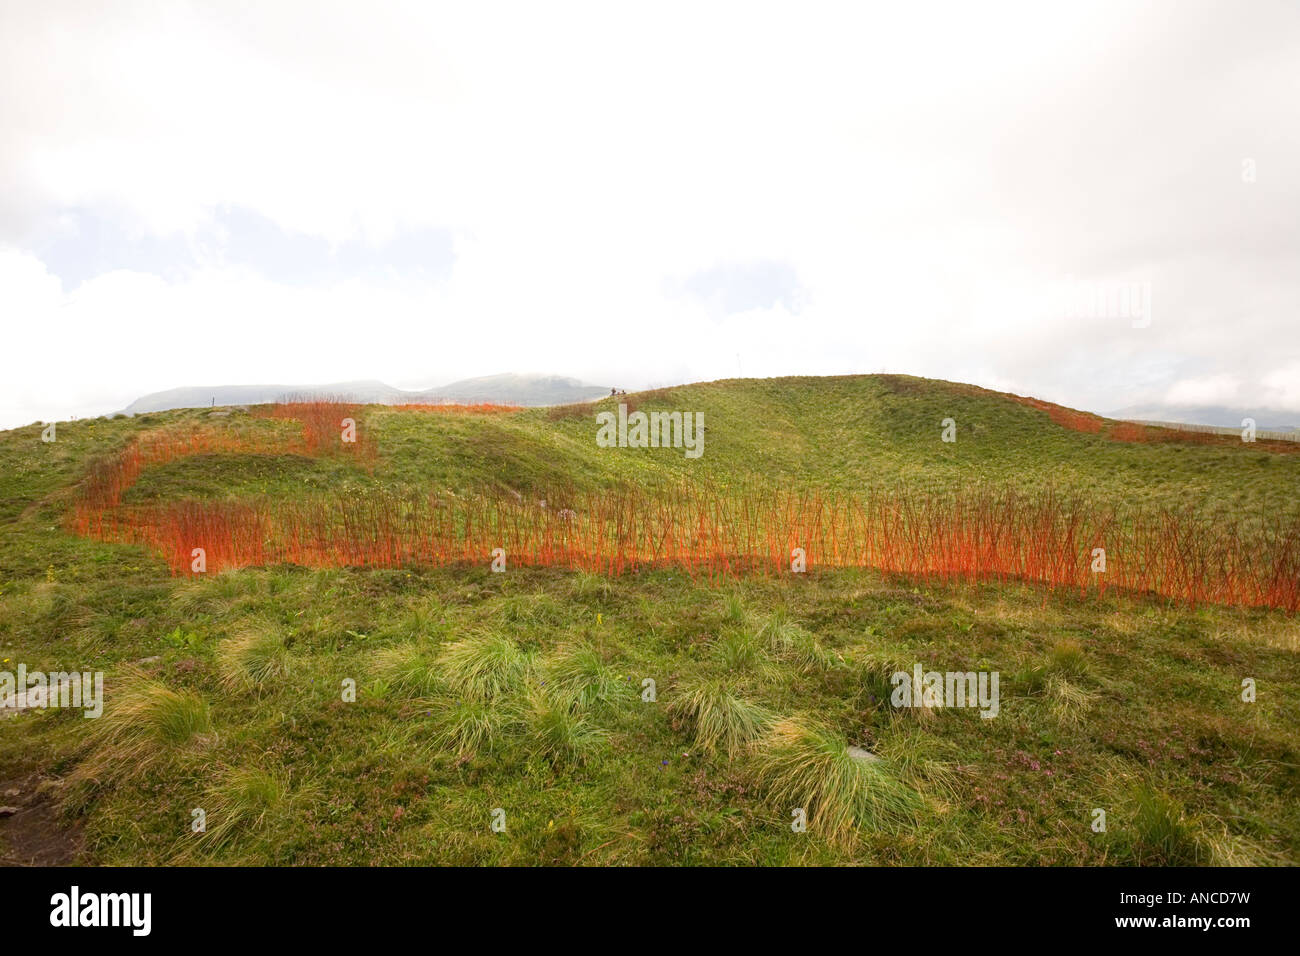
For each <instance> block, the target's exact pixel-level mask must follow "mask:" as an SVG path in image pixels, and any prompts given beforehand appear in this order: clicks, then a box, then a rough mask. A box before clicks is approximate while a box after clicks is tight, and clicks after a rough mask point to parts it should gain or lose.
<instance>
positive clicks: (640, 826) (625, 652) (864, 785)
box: [0, 376, 1300, 864]
mask: <svg viewBox="0 0 1300 956" xmlns="http://www.w3.org/2000/svg"><path fill="white" fill-rule="evenodd" d="M629 398H630V400H631V401H632V402H633V403H634V404H635V405H637V407H639V408H642V409H643V410H651V409H664V410H670V409H677V410H689V411H702V412H703V413H704V415H705V422H706V429H707V432H706V444H705V454H704V456H703V457H702V458H700V459H698V460H688V459H686V458H685V457H684V455H682V453H681V452H680V451H677V450H667V449H663V450H627V449H600V448H597V447H596V445H595V442H594V431H595V426H594V422H593V419H592V411H594V410H596V409H602V408H609V407H612V403H611V402H610V401H609V400H603V401H602V402H601V403H598V405H596V406H593V408H592V409H588V410H586V411H584V412H582V413H580V414H581V417H577V413H575V417H564V416H563V415H557V413H555V412H548V411H547V410H526V411H522V412H518V413H511V414H509V415H504V416H492V417H477V416H467V417H453V416H446V415H440V414H434V413H424V412H402V411H393V410H389V409H383V408H378V407H371V408H368V409H367V410H366V411H365V412H364V413H363V418H362V427H363V428H367V429H371V430H372V433H373V434H374V435H375V436H376V438H377V441H378V447H379V459H378V463H377V464H376V467H375V468H374V470H373V472H368V471H365V470H362V469H360V468H357V467H355V466H354V465H352V464H350V463H348V462H346V461H340V460H334V459H328V458H327V459H315V460H313V459H305V458H302V457H299V456H294V455H279V456H225V455H208V456H200V457H196V458H192V459H186V460H182V461H177V462H173V463H171V464H168V465H166V466H162V467H159V468H154V469H149V470H146V472H145V473H144V474H143V475H142V477H141V479H140V481H139V482H138V483H137V484H136V485H135V487H133V488H132V489H131V491H130V492H129V497H130V500H136V501H146V500H167V499H172V498H177V497H185V496H189V497H234V498H238V497H243V496H246V495H250V494H265V495H268V496H277V497H278V496H292V495H294V494H300V493H303V492H304V491H311V490H336V489H343V488H357V487H360V486H364V485H368V484H375V485H410V486H417V487H423V486H426V485H430V484H432V485H434V486H437V487H445V488H451V489H453V490H458V491H459V490H470V489H475V488H478V487H481V486H483V485H493V486H503V487H507V488H510V489H513V490H516V491H519V492H520V493H523V494H539V495H540V494H543V493H545V492H546V491H547V490H548V489H550V488H553V487H556V486H560V485H572V486H577V487H580V488H591V489H599V488H602V487H607V486H610V485H613V484H615V483H618V482H643V483H650V482H655V481H660V480H664V479H671V478H673V477H680V476H688V477H707V478H708V479H710V480H714V481H718V482H734V481H751V480H757V479H759V478H762V479H764V480H769V481H775V482H789V483H791V484H792V485H811V486H817V487H824V488H834V489H842V490H854V489H857V488H860V487H864V486H867V485H872V484H877V485H879V484H885V485H892V484H894V483H896V482H900V481H901V482H906V483H908V484H909V485H913V486H921V487H926V488H932V489H952V488H959V487H962V486H963V485H966V484H968V483H970V482H972V481H979V480H989V481H996V482H1009V483H1013V484H1016V485H1018V486H1020V487H1024V488H1027V489H1033V488H1036V487H1039V486H1041V485H1042V484H1044V483H1047V482H1052V483H1055V484H1057V485H1060V486H1065V487H1072V488H1078V489H1081V490H1083V491H1085V492H1086V493H1088V494H1091V495H1095V496H1097V498H1098V499H1099V500H1108V499H1114V500H1124V501H1134V500H1140V501H1145V502H1149V503H1152V504H1168V505H1171V506H1174V505H1181V504H1185V503H1187V502H1189V501H1196V502H1201V503H1203V506H1204V507H1206V508H1207V509H1210V510H1218V511H1223V512H1231V513H1249V514H1257V515H1260V516H1261V517H1262V518H1264V517H1266V516H1271V517H1273V518H1275V517H1277V516H1279V515H1294V514H1296V513H1297V512H1296V509H1297V507H1300V496H1297V494H1296V490H1297V488H1298V487H1300V481H1298V480H1300V455H1293V454H1277V453H1274V452H1271V451H1267V450H1263V449H1257V448H1250V447H1246V446H1241V445H1239V444H1238V445H1235V446H1234V445H1232V444H1224V445H1218V446H1208V445H1195V444H1185V445H1184V444H1153V445H1142V444H1124V443H1120V442H1115V441H1111V440H1109V439H1107V438H1106V437H1104V435H1094V434H1085V433H1081V432H1077V431H1071V430H1069V429H1065V428H1062V427H1060V426H1057V425H1055V424H1054V423H1052V422H1051V421H1050V419H1049V417H1048V415H1047V413H1046V412H1044V411H1041V410H1039V409H1036V408H1033V407H1030V406H1028V405H1025V404H1021V403H1017V402H1014V401H1011V400H1010V399H1008V398H1006V397H1004V396H1000V395H997V394H995V393H990V392H985V391H982V390H978V389H973V388H971V387H969V386H962V385H954V384H950V383H942V382H931V381H926V380H921V379H911V378H904V377H896V376H854V377H844V378H832V379H809V378H796V379H776V380H764V381H733V382H715V383H707V384H699V385H691V386H684V387H682V388H678V389H672V390H667V391H665V392H663V393H656V394H655V395H649V396H637V395H634V396H629ZM947 417H952V418H954V419H955V420H956V421H957V425H958V441H957V442H956V443H955V444H945V443H942V442H940V441H939V433H940V422H941V420H942V419H943V418H947ZM187 421H188V422H205V423H211V424H213V425H214V426H217V427H231V428H245V427H247V428H271V427H278V425H279V423H269V422H262V421H252V420H250V419H248V418H246V417H245V416H239V415H235V416H231V417H229V418H209V417H208V414H207V411H206V410H188V411H178V412H171V413H159V414H155V415H149V416H142V417H141V418H137V419H116V420H111V421H109V420H103V419H100V420H94V421H82V422H71V423H66V424H60V425H59V436H58V437H59V440H58V442H56V443H54V444H43V443H41V442H40V436H39V429H38V428H35V427H28V428H24V429H16V430H13V431H10V432H6V433H3V434H0V670H5V669H13V668H14V667H15V666H16V663H17V662H19V661H21V662H23V663H25V664H26V665H27V666H28V667H29V668H33V669H35V668H42V669H45V670H57V669H73V668H80V669H87V668H91V669H102V670H104V671H105V672H106V673H107V675H108V676H107V703H106V716H105V717H104V718H102V719H101V720H99V721H91V720H84V719H83V718H81V717H80V716H79V715H74V714H72V713H69V712H66V711H48V712H28V713H25V714H23V715H22V716H18V717H0V792H4V791H5V790H6V789H18V790H19V791H20V795H19V796H17V797H10V798H7V799H6V802H13V801H17V802H18V803H19V804H21V805H23V806H24V807H28V806H30V807H31V808H32V809H31V811H30V812H32V813H37V812H41V813H48V814H51V815H52V818H53V819H55V820H56V821H57V824H58V825H57V826H56V827H53V828H51V835H50V836H49V838H48V839H49V841H50V842H52V843H57V842H58V841H60V840H62V841H65V842H66V844H67V846H66V851H67V853H69V854H75V855H76V858H77V859H80V860H83V861H86V862H111V863H128V862H133V863H158V862H173V861H203V860H213V861H220V862H237V861H243V862H283V863H328V862H338V863H369V862H386V863H399V862H460V863H501V862H506V863H576V862H582V863H593V864H594V863H702V862H709V863H743V862H758V863H782V862H850V861H852V862H901V863H927V862H928V863H986V862H1014V863H1062V862H1075V863H1089V864H1091V863H1107V862H1121V863H1134V862H1138V863H1156V862H1174V863H1180V862H1211V861H1216V862H1255V863H1280V862H1291V863H1295V862H1300V810H1298V809H1297V807H1296V805H1295V801H1294V799H1293V797H1294V793H1295V792H1296V789H1297V784H1300V779H1297V759H1296V757H1297V754H1296V749H1297V728H1298V727H1300V662H1297V657H1296V655H1297V650H1300V640H1298V638H1300V629H1298V628H1297V624H1296V622H1295V620H1294V618H1289V617H1287V616H1286V615H1283V614H1280V613H1278V612H1270V611H1263V610H1243V609H1228V608H1208V609H1206V608H1202V609H1196V610H1191V609H1187V608H1180V607H1173V606H1167V605H1166V604H1165V603H1163V602H1157V601H1153V600H1138V599H1133V598H1126V597H1122V596H1120V597H1107V598H1106V599H1104V600H1101V599H1096V598H1092V597H1090V598H1087V599H1080V598H1077V597H1074V596H1070V595H1051V596H1049V595H1046V594H1045V593H1044V592H1042V591H1041V590H1037V589H1034V588H1029V587H1021V586H1005V587H994V586H991V585H978V586H975V585H970V586H951V587H939V586H928V585H919V584H917V583H915V582H911V581H907V580H901V579H895V578H890V577H884V576H881V575H877V574H874V573H870V572H861V571H852V570H843V571H816V570H815V569H814V571H813V572H812V573H810V574H808V575H806V576H802V577H799V578H793V577H792V578H791V579H789V580H776V581H774V580H766V579H752V580H743V581H737V582H732V583H729V584H726V585H723V586H719V587H710V586H709V585H708V584H707V583H706V582H702V581H691V580H690V579H689V578H686V577H685V576H683V575H681V574H677V573H673V572H669V571H662V572H653V573H645V574H637V575H628V576H626V577H624V578H620V579H615V580H607V579H603V578H598V577H592V576H589V575H584V574H575V573H567V572H559V571H518V570H511V571H509V572H507V573H506V574H491V573H489V572H488V570H487V568H486V567H482V568H473V569H442V570H437V571H427V570H426V571H416V570H412V571H400V570H398V571H393V570H386V571H365V570H357V569H337V570H317V571H312V570H306V569H300V568H289V567H284V568H271V569H246V570H243V571H238V572H230V573H224V574H220V575H213V576H211V577H208V578H198V579H193V580H189V579H183V578H173V577H171V576H169V575H168V573H167V571H166V568H165V565H164V564H163V562H162V561H161V560H160V559H159V558H158V557H157V556H156V555H153V554H151V553H148V552H147V551H145V550H144V549H141V548H134V547H127V546H121V545H108V544H101V543H96V542H91V541H85V540H81V539H78V538H75V537H72V536H70V535H68V534H67V533H66V532H64V531H63V530H62V525H61V522H62V517H63V513H64V511H65V509H66V508H67V506H68V502H69V501H70V500H71V494H72V489H73V487H74V485H75V482H76V481H77V480H78V478H79V477H80V475H81V474H82V473H83V471H84V469H85V467H86V464H87V462H88V461H89V460H90V459H91V457H92V456H94V455H99V454H104V453H107V452H108V451H110V450H112V449H114V448H117V447H121V446H122V444H123V443H125V442H126V441H127V440H129V438H130V437H131V436H132V435H134V434H138V433H140V432H142V431H144V430H146V429H149V428H153V427H158V426H159V425H163V424H171V423H180V422H187ZM914 662H921V663H922V664H923V665H924V666H925V667H926V668H927V669H929V668H933V669H937V670H941V671H945V670H967V669H990V670H997V671H999V672H1000V674H1001V677H1002V687H1001V693H1002V711H1001V713H1000V715H999V717H998V718H996V719H993V720H982V719H980V718H979V716H978V714H977V713H974V712H971V711H958V710H946V711H941V712H937V713H932V714H929V715H926V716H925V717H924V718H922V717H919V716H917V715H915V714H910V713H908V714H901V715H900V714H899V713H898V712H895V711H893V710H891V708H890V707H889V706H888V703H887V702H886V701H885V700H884V699H883V698H884V697H885V696H887V694H888V689H889V685H888V683H887V679H886V678H887V675H888V673H889V672H891V671H892V670H894V669H904V670H910V669H911V666H912V664H913V663H914ZM475 667H477V668H479V669H478V670H475ZM483 673H488V674H491V675H494V676H495V677H496V678H497V679H498V681H499V688H498V689H497V690H496V691H495V692H494V693H492V694H490V695H489V696H487V697H485V698H483V699H480V698H479V696H477V694H478V692H476V688H478V689H479V692H481V691H482V687H481V684H480V682H477V681H476V679H475V675H481V674H483ZM1246 677H1251V678H1254V679H1255V680H1256V681H1257V683H1258V687H1259V698H1258V700H1257V701H1256V702H1255V703H1253V704H1247V703H1244V702H1242V700H1241V699H1240V687H1241V681H1242V679H1243V678H1246ZM646 678H651V679H653V680H654V681H655V684H656V690H657V700H656V701H654V702H648V701H643V700H642V699H641V686H642V681H643V680H645V679H646ZM344 679H352V680H354V681H355V682H356V684H357V687H358V694H357V700H356V702H355V703H345V702H344V701H343V700H342V696H341V683H342V681H343V680H344ZM173 692H174V693H173ZM175 695H179V696H175ZM701 701H703V702H704V703H703V706H704V708H705V710H704V711H703V712H699V711H697V710H696V709H693V708H694V707H698V706H700V705H701V704H700V702H701ZM710 721H716V722H718V723H719V725H720V726H722V727H724V728H727V729H729V730H731V731H733V732H736V733H738V734H741V736H742V737H743V736H745V735H746V730H747V729H748V730H749V731H752V735H753V738H754V739H753V740H752V742H750V743H749V745H746V746H740V745H739V744H738V745H737V746H736V747H735V748H734V751H733V752H730V753H729V752H728V750H727V748H726V747H725V746H724V745H722V744H715V745H714V747H713V749H709V748H708V747H705V746H703V744H704V743H705V741H704V740H702V739H701V728H702V727H705V726H708V725H709V723H710ZM790 721H793V722H794V723H793V724H791V723H789V722H790ZM801 727H802V728H804V729H803V730H800V728H801ZM816 728H820V732H821V733H822V734H823V736H824V737H825V738H826V740H828V741H829V744H827V743H826V742H825V741H823V742H822V743H821V744H819V743H817V741H818V738H817V736H816ZM846 745H855V746H862V747H864V748H866V749H868V750H870V751H871V752H873V753H874V754H876V755H878V756H879V757H880V758H881V759H880V760H878V761H872V762H870V767H869V769H868V770H863V769H862V766H863V765H862V764H861V763H856V762H850V763H845V761H846V760H850V761H851V760H852V758H847V757H846V756H845V754H844V753H843V752H841V751H842V747H843V746H846ZM837 748H840V749H837ZM792 767H793V768H796V769H801V770H804V771H806V773H807V774H811V775H812V776H811V777H808V776H805V777H803V778H800V779H803V780H805V781H806V780H808V779H817V780H823V779H835V780H839V781H840V783H839V784H838V788H832V789H831V790H829V791H826V792H824V793H822V796H821V797H820V805H824V807H825V812H824V815H823V816H820V817H819V816H816V814H815V813H810V815H812V816H813V817H814V819H815V821H816V822H815V824H814V825H813V826H811V827H810V829H809V832H807V833H794V832H792V831H791V829H790V827H789V825H788V824H789V821H790V819H791V817H790V811H791V809H792V807H793V806H798V805H800V804H801V803H807V804H809V808H810V811H815V810H816V808H817V806H818V805H819V802H818V801H819V797H818V794H819V792H820V791H818V790H817V789H816V788H814V787H812V786H810V785H808V784H806V783H804V784H799V785H795V790H798V791H799V794H800V795H799V796H798V797H797V798H796V797H793V796H790V794H789V793H788V792H786V791H785V790H783V786H782V785H783V781H786V779H787V778H786V776H783V774H788V772H789V771H790V769H791V768H792ZM845 767H847V768H848V772H847V773H841V774H839V775H836V772H835V771H836V768H839V769H840V770H843V769H844V768H845ZM845 781H847V782H845ZM42 782H43V784H44V786H43V787H42V786H41V784H42ZM800 786H802V787H803V789H802V790H799V787H800ZM199 807H202V808H205V809H206V811H207V814H208V821H209V832H208V833H207V834H205V835H203V836H201V837H200V836H197V835H195V834H193V833H191V832H190V820H191V810H192V809H194V808H199ZM836 807H839V808H841V809H842V808H844V807H847V808H848V811H847V812H849V813H850V815H851V816H853V817H854V818H855V819H856V820H857V826H856V827H854V828H853V830H852V834H851V835H850V836H847V837H846V836H845V835H844V834H843V833H838V832H834V831H833V830H832V828H831V826H830V823H829V822H828V821H829V820H830V819H831V816H832V815H833V814H834V812H835V808H836ZM495 808H502V809H504V810H505V811H506V820H507V829H506V832H505V833H494V832H493V831H492V830H491V828H490V826H489V824H490V814H491V811H492V810H493V809H495ZM1094 808H1103V809H1106V810H1107V815H1108V829H1107V832H1106V833H1104V834H1102V833H1095V832H1093V831H1092V829H1091V828H1090V826H1089V824H1090V822H1091V816H1090V814H1091V811H1092V809H1094ZM12 819H19V818H11V820H12ZM30 851H31V847H30V846H29V845H28V844H27V843H24V842H23V840H21V839H19V837H18V836H17V833H16V830H15V829H14V826H13V823H12V822H6V821H0V860H4V859H11V860H20V859H23V858H28V857H30V855H31V853H30ZM24 854H26V856H25V855H24Z"/></svg>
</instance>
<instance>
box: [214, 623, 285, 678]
mask: <svg viewBox="0 0 1300 956" xmlns="http://www.w3.org/2000/svg"><path fill="white" fill-rule="evenodd" d="M217 663H218V664H219V666H220V668H221V674H222V676H221V682H222V685H223V686H224V687H225V688H226V689H227V690H247V689H254V690H263V689H265V688H266V687H268V686H269V685H271V684H273V683H274V682H275V681H278V680H284V679H285V678H286V677H288V676H289V648H288V646H287V645H286V644H285V640H284V636H283V635H282V634H280V633H279V631H277V630H274V629H271V628H266V629H263V628H256V629H249V630H246V631H244V632H242V633H241V634H238V635H236V636H235V637H232V638H230V639H228V640H226V641H224V642H223V643H222V644H221V646H220V648H219V649H218V651H217Z"/></svg>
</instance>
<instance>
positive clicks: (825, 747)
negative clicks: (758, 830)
mask: <svg viewBox="0 0 1300 956" xmlns="http://www.w3.org/2000/svg"><path fill="white" fill-rule="evenodd" d="M755 772H756V774H757V776H758V778H759V780H760V781H761V782H762V783H763V784H764V785H765V786H766V787H767V791H768V798H769V800H770V801H771V802H772V804H773V805H774V806H776V807H780V808H781V809H783V810H784V811H786V812H787V813H788V812H789V811H790V810H791V809H793V808H796V807H802V808H803V810H804V811H805V812H806V813H807V816H808V829H809V831H810V832H812V833H817V834H820V835H821V836H823V837H825V838H826V839H827V840H830V841H832V842H834V843H839V844H847V843H851V842H852V841H853V839H854V838H855V836H856V833H857V830H858V829H859V828H865V829H871V830H884V831H886V832H889V833H897V832H899V831H900V830H901V829H902V828H904V827H905V826H907V825H908V824H910V823H912V822H913V821H914V818H915V814H916V812H917V811H918V810H919V808H920V797H919V796H918V794H917V793H916V791H914V790H912V789H911V788H910V787H908V786H907V785H906V784H904V783H903V782H902V781H901V780H900V779H899V778H898V776H897V774H896V772H895V771H894V769H893V768H892V766H891V765H890V764H889V763H888V762H886V761H884V760H864V759H861V758H857V757H854V756H853V755H852V754H850V753H849V748H848V745H847V744H846V743H845V742H844V741H843V740H842V739H841V738H840V736H839V735H838V734H836V733H835V732H834V731H832V730H829V729H828V728H825V727H822V726H819V725H816V724H811V723H807V722H804V721H802V720H797V719H787V720H782V721H780V722H779V723H777V724H776V725H775V726H774V727H773V728H772V731H771V733H770V734H768V735H767V736H766V737H765V738H764V739H763V740H762V741H760V742H759V747H758V759H757V762H756V764H755Z"/></svg>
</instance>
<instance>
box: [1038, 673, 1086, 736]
mask: <svg viewBox="0 0 1300 956" xmlns="http://www.w3.org/2000/svg"><path fill="white" fill-rule="evenodd" d="M1045 690H1046V694H1047V700H1048V708H1049V709H1050V710H1051V712H1052V716H1053V717H1055V718H1056V719H1057V720H1059V721H1060V722H1061V723H1063V724H1070V725H1078V724H1081V723H1082V722H1083V718H1084V717H1085V716H1087V713H1088V711H1089V710H1091V709H1092V705H1093V703H1094V702H1095V701H1096V699H1097V695H1096V694H1094V693H1092V692H1091V691H1088V690H1085V689H1084V688H1082V687H1080V686H1079V685H1078V684H1076V683H1074V682H1073V681H1070V680H1067V679H1066V678H1064V677H1061V676H1059V675H1057V674H1053V675H1051V676H1049V677H1048V678H1047V682H1046V684H1045Z"/></svg>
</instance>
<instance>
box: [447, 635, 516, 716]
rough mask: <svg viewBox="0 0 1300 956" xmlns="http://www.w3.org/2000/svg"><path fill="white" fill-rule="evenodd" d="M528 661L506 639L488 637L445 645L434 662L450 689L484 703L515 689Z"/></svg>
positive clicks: (511, 642)
mask: <svg viewBox="0 0 1300 956" xmlns="http://www.w3.org/2000/svg"><path fill="white" fill-rule="evenodd" d="M531 660H532V658H531V655H529V654H528V653H526V652H525V651H524V650H523V649H522V648H521V647H520V646H519V645H518V644H516V643H515V642H514V641H513V640H511V639H510V638H508V637H506V636H505V635H502V634H489V635H482V636H478V637H471V638H466V639H465V640H463V641H457V642H456V643H455V644H449V645H447V646H446V647H445V648H443V651H442V654H441V655H440V656H439V658H438V663H439V664H440V665H441V666H442V670H443V674H444V675H445V677H446V681H447V684H448V686H450V687H451V688H452V689H453V690H455V691H457V692H458V693H461V694H467V695H469V696H472V697H478V698H480V699H483V700H488V699H491V698H495V697H500V696H501V695H503V694H505V693H508V692H509V691H511V690H514V689H515V688H516V687H518V686H519V684H520V682H521V681H522V680H523V678H524V676H525V675H526V674H527V673H528V669H529V666H530V664H531Z"/></svg>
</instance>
